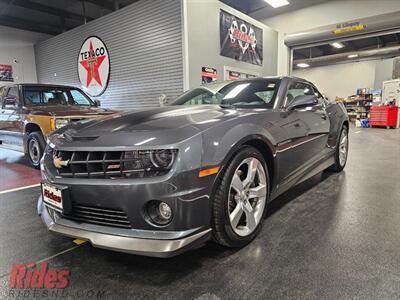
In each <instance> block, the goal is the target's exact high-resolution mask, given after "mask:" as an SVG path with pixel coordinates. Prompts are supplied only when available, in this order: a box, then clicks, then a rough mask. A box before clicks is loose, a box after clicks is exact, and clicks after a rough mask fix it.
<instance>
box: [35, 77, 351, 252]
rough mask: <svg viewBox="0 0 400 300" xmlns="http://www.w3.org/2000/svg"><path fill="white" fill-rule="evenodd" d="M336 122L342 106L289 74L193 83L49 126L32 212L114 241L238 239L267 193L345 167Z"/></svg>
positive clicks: (255, 225)
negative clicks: (124, 107) (177, 92)
mask: <svg viewBox="0 0 400 300" xmlns="http://www.w3.org/2000/svg"><path fill="white" fill-rule="evenodd" d="M348 130H349V123H348V117H347V114H346V110H345V109H344V106H343V105H342V104H340V103H333V102H330V101H329V100H327V99H326V98H324V97H323V96H322V95H321V93H320V92H319V91H318V90H317V88H316V87H315V86H314V85H313V84H312V83H310V82H308V81H305V80H302V79H299V78H291V77H269V78H255V79H247V80H240V81H233V82H224V83H219V84H212V85H208V86H203V87H199V88H195V89H192V90H190V91H188V92H186V93H184V94H183V95H182V96H180V97H178V98H177V99H176V100H175V101H174V102H173V103H172V104H171V105H168V106H165V107H159V108H153V109H144V110H138V111H132V112H127V113H120V114H113V115H110V116H106V117H102V118H100V119H97V120H91V121H82V122H79V123H76V124H73V125H70V126H67V127H64V128H62V129H60V130H58V131H57V132H55V133H54V134H53V135H51V136H50V137H49V140H48V146H47V149H46V150H45V154H44V156H43V159H42V164H41V169H42V178H43V183H42V195H41V196H40V198H39V201H38V213H39V215H40V216H41V218H42V220H43V221H44V223H45V224H46V226H47V227H48V229H49V230H50V231H54V232H58V233H60V234H63V235H66V236H70V237H75V238H80V239H84V240H88V241H90V242H91V243H92V245H93V246H96V247H101V248H107V249H112V250H116V251H122V252H128V253H135V254H141V255H149V256H159V257H166V256H172V255H176V254H178V253H180V252H182V251H184V250H187V249H189V248H193V247H198V246H199V245H201V244H203V243H204V242H205V241H207V240H210V239H212V240H214V241H215V242H217V243H219V244H222V245H225V246H228V247H241V246H244V245H246V244H247V243H249V242H250V241H251V240H252V239H254V237H255V236H256V235H257V233H258V232H259V231H260V230H261V225H262V221H263V218H264V216H265V213H266V208H267V203H268V202H269V201H271V200H272V199H274V198H276V197H277V196H278V195H280V194H282V193H283V192H285V191H286V190H288V189H289V188H290V187H292V186H294V185H296V184H298V183H300V182H302V181H304V180H306V179H308V178H310V177H311V176H313V175H315V174H316V173H318V172H321V171H323V170H325V169H330V170H332V171H336V172H340V171H341V170H342V169H343V168H344V167H345V164H346V160H347V151H348Z"/></svg>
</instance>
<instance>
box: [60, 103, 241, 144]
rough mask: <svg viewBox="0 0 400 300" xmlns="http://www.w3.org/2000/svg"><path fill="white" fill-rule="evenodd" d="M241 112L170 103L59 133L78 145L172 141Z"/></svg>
mask: <svg viewBox="0 0 400 300" xmlns="http://www.w3.org/2000/svg"><path fill="white" fill-rule="evenodd" d="M242 111H247V110H242ZM241 114H243V112H240V110H236V109H226V108H221V107H219V106H218V105H204V106H166V107H159V108H152V109H142V110H137V111H133V112H126V113H116V114H113V115H109V116H104V117H100V118H98V119H95V120H90V121H81V122H78V123H75V124H73V125H71V126H68V127H66V128H65V129H62V130H61V131H58V132H57V133H58V134H59V135H61V136H62V135H64V136H65V137H66V139H67V140H69V144H74V142H76V144H77V145H78V144H79V145H83V144H82V143H84V142H85V141H88V144H90V145H93V146H95V145H96V146H113V145H114V146H158V145H171V144H175V143H178V142H180V141H183V140H185V139H188V138H190V137H192V136H193V135H195V134H197V133H199V132H201V131H203V130H207V129H209V128H210V127H212V126H215V125H216V124H218V123H221V122H224V121H227V120H229V119H232V118H235V117H238V116H239V115H241Z"/></svg>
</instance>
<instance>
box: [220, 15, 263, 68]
mask: <svg viewBox="0 0 400 300" xmlns="http://www.w3.org/2000/svg"><path fill="white" fill-rule="evenodd" d="M219 38H220V54H221V55H222V56H226V57H230V58H233V59H236V60H239V61H243V62H247V63H251V64H254V65H259V66H261V65H262V62H263V31H262V29H261V28H259V27H257V26H254V25H252V24H250V23H248V22H246V21H244V20H242V19H240V18H238V17H236V16H234V15H231V14H230V13H228V12H226V11H223V10H221V11H220V13H219Z"/></svg>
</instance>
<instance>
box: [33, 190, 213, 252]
mask: <svg viewBox="0 0 400 300" xmlns="http://www.w3.org/2000/svg"><path fill="white" fill-rule="evenodd" d="M50 212H51V210H50ZM38 214H39V215H40V216H41V218H42V220H43V222H44V223H45V224H46V226H47V228H48V229H49V230H50V231H52V232H57V233H59V234H62V235H65V236H69V237H73V238H79V239H82V240H86V241H89V242H90V243H91V244H92V245H93V246H94V247H98V248H103V249H108V250H114V251H119V252H125V253H130V254H138V255H145V256H154V257H171V256H175V255H177V254H180V253H182V252H184V251H186V250H189V249H192V248H196V247H199V246H201V245H202V244H204V243H205V242H206V241H207V240H209V239H210V237H211V229H206V230H203V231H197V232H196V231H193V230H192V231H191V232H173V233H168V232H164V234H163V235H161V236H160V238H159V239H154V238H151V237H152V236H153V237H154V235H155V232H144V231H141V232H140V233H139V232H138V233H137V234H138V235H139V234H140V236H141V237H134V236H127V235H117V234H111V233H104V232H96V231H95V230H96V226H93V227H92V228H91V229H92V230H88V229H84V228H79V227H71V226H67V225H70V224H68V223H66V222H68V221H66V220H62V219H59V220H57V216H56V214H54V215H53V217H51V216H50V213H49V209H48V208H47V207H46V206H45V205H44V203H43V200H42V197H41V196H40V197H39V200H38ZM63 221H64V222H63ZM71 224H72V223H71ZM72 226H73V225H72ZM89 226H90V225H89ZM89 228H90V227H89ZM193 232H194V233H193ZM146 235H147V236H146ZM168 235H170V236H175V237H176V236H184V237H182V238H178V239H165V237H167V236H168Z"/></svg>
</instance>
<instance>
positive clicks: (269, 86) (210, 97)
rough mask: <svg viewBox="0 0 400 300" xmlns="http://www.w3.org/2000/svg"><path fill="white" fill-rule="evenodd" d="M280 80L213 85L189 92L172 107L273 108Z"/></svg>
mask: <svg viewBox="0 0 400 300" xmlns="http://www.w3.org/2000/svg"><path fill="white" fill-rule="evenodd" d="M278 86H279V80H277V79H257V80H243V81H242V80H241V81H233V82H226V83H223V84H211V85H208V86H203V87H199V88H195V89H192V90H189V91H187V92H186V93H184V94H182V95H181V96H179V97H178V98H177V99H176V100H175V101H174V102H173V103H172V104H171V105H207V104H217V105H227V106H231V105H232V106H238V107H251V108H254V107H266V108H273V106H274V103H275V97H276V92H277V90H278Z"/></svg>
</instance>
